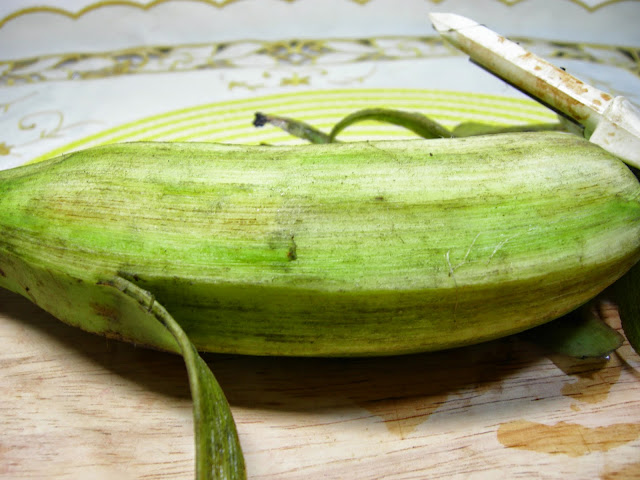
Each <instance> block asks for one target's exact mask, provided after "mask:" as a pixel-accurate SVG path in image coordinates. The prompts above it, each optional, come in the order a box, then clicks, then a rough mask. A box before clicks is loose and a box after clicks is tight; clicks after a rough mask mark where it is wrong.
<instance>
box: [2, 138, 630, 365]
mask: <svg viewBox="0 0 640 480" xmlns="http://www.w3.org/2000/svg"><path fill="white" fill-rule="evenodd" d="M639 195H640V186H639V184H638V181H637V180H636V178H635V177H634V176H633V174H632V173H631V172H630V171H629V170H628V168H627V167H626V166H625V165H624V164H623V163H622V162H621V161H619V160H618V159H617V158H615V157H613V156H611V155H609V154H607V153H606V152H605V151H603V150H602V149H600V148H599V147H597V146H594V145H592V144H590V143H588V142H587V141H585V140H583V139H580V138H577V137H574V136H571V135H567V134H562V133H553V132H549V133H540V132H536V133H510V134H500V135H491V136H478V137H469V138H457V139H437V140H413V141H399V142H398V141H393V142H389V141H387V142H384V141H383V142H363V143H354V144H324V145H306V146H295V147H283V146H269V147H265V146H232V145H218V144H196V143H130V144H115V145H107V146H101V147H96V148H93V149H90V150H85V151H81V152H76V153H71V154H68V155H64V156H61V157H58V158H54V159H52V160H49V161H46V162H42V163H38V164H33V165H28V166H23V167H19V168H15V169H12V170H7V171H2V172H0V286H2V287H4V288H7V289H9V290H12V291H14V292H17V293H19V294H21V295H24V296H25V297H27V298H29V299H30V300H31V301H33V302H34V303H36V304H37V305H39V306H40V307H42V308H43V309H45V310H46V311H48V312H50V313H51V314H53V315H54V316H56V317H57V318H59V319H60V320H62V321H64V322H66V323H68V324H71V325H74V326H77V327H79V328H82V329H84V330H87V331H90V332H94V333H98V334H101V335H105V336H108V337H113V338H118V339H123V340H126V341H129V342H135V343H136V344H141V345H146V346H150V347H154V348H159V349H163V350H169V351H174V352H177V351H179V347H178V345H177V343H176V340H175V337H174V336H173V335H172V334H171V333H170V332H169V331H167V330H166V329H158V328H157V325H156V322H157V319H156V318H154V316H153V315H149V309H148V308H146V307H144V306H143V305H141V304H140V302H139V301H137V300H136V299H134V298H132V297H131V296H130V295H129V294H127V293H126V292H123V290H122V289H120V288H114V287H113V285H114V283H117V282H118V281H120V280H118V279H124V280H126V281H127V282H129V283H130V284H132V285H135V286H136V287H137V288H139V289H141V290H143V291H145V292H148V293H149V295H150V296H149V298H153V302H157V303H158V304H159V305H161V306H162V307H163V308H164V309H166V311H167V312H168V313H169V314H170V315H171V316H172V317H173V318H174V319H175V320H176V322H177V324H179V326H180V328H181V329H183V330H184V332H185V333H186V335H187V337H188V338H189V339H190V340H191V342H193V344H194V345H195V347H196V348H197V349H198V350H201V351H213V352H225V353H240V354H252V355H292V356H293V355H295V356H362V355H392V354H403V353H412V352H421V351H430V350H438V349H444V348H450V347H456V346H461V345H467V344H472V343H478V342H482V341H486V340H490V339H494V338H498V337H502V336H506V335H509V334H512V333H516V332H519V331H522V330H526V329H529V328H532V327H535V326H537V325H540V324H543V323H545V322H548V321H550V320H552V319H555V318H557V317H559V316H561V315H563V314H565V313H567V312H569V311H571V310H573V309H575V308H576V307H578V306H579V305H582V304H583V303H585V302H586V301H587V300H589V299H590V298H592V297H594V296H595V295H597V294H598V293H599V292H601V291H602V290H603V289H605V288H606V287H607V286H608V285H610V284H611V283H613V282H614V281H615V280H616V279H618V278H619V277H620V276H622V275H623V274H624V273H625V272H626V271H627V270H628V269H629V268H630V267H631V266H632V265H634V264H635V263H636V262H637V261H638V259H639V258H640V242H639V240H638V239H639V233H640V202H639V200H638V198H639Z"/></svg>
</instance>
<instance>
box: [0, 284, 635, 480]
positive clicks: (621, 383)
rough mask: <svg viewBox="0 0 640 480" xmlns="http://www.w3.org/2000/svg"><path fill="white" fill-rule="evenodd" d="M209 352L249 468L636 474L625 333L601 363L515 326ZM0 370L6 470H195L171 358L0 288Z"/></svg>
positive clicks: (176, 363)
mask: <svg viewBox="0 0 640 480" xmlns="http://www.w3.org/2000/svg"><path fill="white" fill-rule="evenodd" d="M608 314H609V320H610V321H613V322H615V321H617V318H616V314H615V311H613V310H609V311H608ZM205 359H206V360H207V362H208V363H209V365H210V366H211V369H212V370H213V372H214V374H215V375H216V376H217V378H218V380H219V382H220V384H221V385H222V388H223V390H224V391H225V392H226V394H227V396H228V399H229V402H230V404H231V406H232V410H233V413H234V416H235V418H236V422H237V425H238V430H239V434H240V439H241V442H242V445H243V448H244V452H245V459H246V463H247V468H248V475H249V478H251V479H265V480H266V479H285V480H286V479H299V478H304V479H306V480H313V479H323V480H326V479H363V480H366V479H426V478H429V479H450V478H465V479H466V478H469V479H476V478H491V479H495V478H512V479H516V478H527V479H529V478H549V479H555V478H557V479H562V480H566V479H574V478H584V479H596V478H599V479H607V480H610V479H611V480H612V479H629V478H640V358H639V357H638V356H637V355H636V354H635V353H634V352H633V351H632V349H631V348H630V347H629V345H627V344H625V345H624V346H623V347H622V348H620V349H619V351H618V352H617V353H616V354H615V355H612V356H611V358H610V359H609V360H598V361H593V360H590V361H577V360H571V359H567V358H563V357H559V356H554V355H550V354H548V353H547V352H544V351H541V350H540V349H539V348H538V347H535V346H533V345H531V344H529V343H527V342H526V341H524V340H523V339H521V338H518V337H510V338H507V339H503V340H500V341H496V342H491V343H487V344H483V345H479V346H474V347H469V348H464V349H458V350H453V351H447V352H441V353H434V354H424V355H411V356H404V357H393V358H372V359H287V358H254V357H240V356H226V355H206V356H205ZM0 369H1V373H0V477H1V478H7V479H9V478H11V479H45V478H46V479H53V480H57V479H85V478H86V479H111V478H113V479H129V478H130V479H134V478H135V479H158V480H159V479H163V480H164V479H178V478H181V479H182V478H193V460H194V459H193V455H194V447H193V430H192V428H193V426H192V418H191V400H190V394H189V387H188V383H187V377H186V372H185V368H184V365H183V363H182V359H181V358H180V357H178V356H175V355H171V354H165V353H160V352H155V351H149V350H144V349H141V348H136V347H134V346H132V345H128V344H124V343H120V342H116V341H110V340H106V339H104V338H101V337H98V336H95V335H91V334H87V333H84V332H82V331H79V330H77V329H73V328H71V327H68V326H66V325H64V324H62V323H60V322H59V321H57V320H56V319H54V318H53V317H51V316H50V315H48V314H46V313H44V312H42V311H41V310H39V309H38V308H37V307H35V306H33V305H32V304H31V303H29V302H28V301H27V300H25V299H23V298H22V297H19V296H17V295H14V294H12V293H9V292H6V291H0Z"/></svg>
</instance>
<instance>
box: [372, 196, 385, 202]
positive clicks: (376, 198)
mask: <svg viewBox="0 0 640 480" xmlns="http://www.w3.org/2000/svg"><path fill="white" fill-rule="evenodd" d="M373 199H374V200H375V201H376V202H384V197H383V196H382V195H378V196H377V197H373Z"/></svg>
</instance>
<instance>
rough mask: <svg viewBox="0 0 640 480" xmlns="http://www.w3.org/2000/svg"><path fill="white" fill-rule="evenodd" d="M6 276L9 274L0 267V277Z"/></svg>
mask: <svg viewBox="0 0 640 480" xmlns="http://www.w3.org/2000/svg"><path fill="white" fill-rule="evenodd" d="M6 276H7V274H6V273H4V270H2V269H1V268H0V277H6Z"/></svg>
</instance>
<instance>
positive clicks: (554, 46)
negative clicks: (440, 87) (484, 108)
mask: <svg viewBox="0 0 640 480" xmlns="http://www.w3.org/2000/svg"><path fill="white" fill-rule="evenodd" d="M514 40H516V41H518V42H519V43H520V44H521V45H523V46H524V47H525V48H527V49H529V50H531V51H533V52H535V53H537V54H539V55H542V56H544V57H546V58H549V59H559V60H561V59H571V60H582V61H587V62H591V63H594V64H602V65H607V66H611V67H616V68H621V69H624V70H627V71H628V72H630V73H632V74H633V75H635V76H638V77H640V47H625V46H612V45H597V44H589V43H571V42H554V41H547V40H536V39H530V38H515V39H514ZM453 55H463V54H462V53H460V52H459V51H457V50H455V49H453V48H452V47H450V46H449V45H447V44H444V43H443V42H442V40H441V39H440V38H439V37H404V36H402V37H380V38H361V39H306V40H287V41H283V40H279V41H254V40H244V41H235V42H223V43H209V44H196V45H173V46H141V47H136V48H127V49H123V50H117V51H111V52H98V53H82V52H76V53H63V54H56V55H43V56H39V57H34V58H25V59H18V60H9V61H0V86H13V85H22V84H32V83H39V82H47V81H61V80H86V79H95V78H108V77H116V76H120V75H133V74H138V73H147V74H148V73H167V72H187V71H199V70H212V69H228V68H242V67H262V68H264V69H265V70H268V69H270V68H274V67H282V66H287V67H295V66H317V67H320V68H321V67H322V66H326V65H338V64H349V63H360V62H367V61H376V62H381V61H394V60H411V59H425V58H435V57H447V56H453ZM264 77H265V78H268V74H267V73H265V75H264ZM282 81H284V82H285V83H284V84H288V83H287V82H291V84H295V85H298V84H308V79H305V78H304V77H300V78H293V77H292V78H291V79H290V80H288V81H286V80H282ZM235 86H239V85H235ZM246 87H247V88H250V87H251V86H250V85H247V86H246Z"/></svg>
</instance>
